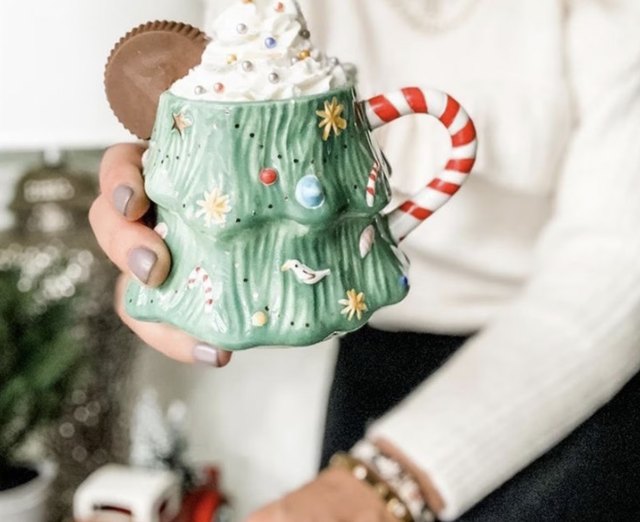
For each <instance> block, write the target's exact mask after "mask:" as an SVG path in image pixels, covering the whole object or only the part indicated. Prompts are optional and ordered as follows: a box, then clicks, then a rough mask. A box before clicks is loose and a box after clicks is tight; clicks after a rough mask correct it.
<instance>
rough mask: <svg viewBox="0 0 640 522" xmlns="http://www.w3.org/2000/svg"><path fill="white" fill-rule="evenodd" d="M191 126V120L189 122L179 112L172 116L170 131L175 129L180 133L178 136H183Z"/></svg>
mask: <svg viewBox="0 0 640 522" xmlns="http://www.w3.org/2000/svg"><path fill="white" fill-rule="evenodd" d="M191 125H193V123H191V120H189V118H187V117H186V116H185V115H184V114H182V113H181V112H179V113H178V114H174V115H173V127H172V129H176V130H177V131H178V132H179V133H180V136H184V131H185V130H187V129H188V128H189V127H191Z"/></svg>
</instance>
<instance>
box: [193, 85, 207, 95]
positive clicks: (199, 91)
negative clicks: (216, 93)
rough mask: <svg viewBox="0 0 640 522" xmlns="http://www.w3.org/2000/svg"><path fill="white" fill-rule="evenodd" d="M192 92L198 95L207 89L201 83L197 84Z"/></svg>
mask: <svg viewBox="0 0 640 522" xmlns="http://www.w3.org/2000/svg"><path fill="white" fill-rule="evenodd" d="M193 92H195V93H196V95H197V96H200V95H201V94H204V93H205V92H207V89H205V88H204V87H203V86H202V85H197V86H196V88H195V89H194V90H193Z"/></svg>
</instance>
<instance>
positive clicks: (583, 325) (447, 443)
mask: <svg viewBox="0 0 640 522" xmlns="http://www.w3.org/2000/svg"><path fill="white" fill-rule="evenodd" d="M568 5H569V9H568V13H567V21H566V24H567V30H566V34H567V36H566V55H567V59H566V62H567V77H568V81H569V82H570V84H571V86H572V89H573V90H574V94H575V99H576V114H577V121H576V123H575V130H574V133H573V136H572V141H571V144H570V148H569V150H568V151H567V155H566V160H565V162H564V166H563V169H562V172H561V173H560V176H559V181H558V188H557V192H556V198H555V206H554V215H553V217H552V219H551V220H550V222H549V223H548V226H547V227H546V228H545V231H544V233H543V234H542V236H541V238H540V240H539V243H538V245H537V249H536V253H535V256H536V257H535V271H534V274H533V275H532V276H531V277H530V279H529V281H528V283H527V284H526V285H525V287H524V288H523V289H522V292H521V293H520V295H519V296H518V298H517V299H516V300H514V302H513V303H512V304H511V305H510V306H509V307H508V308H507V309H506V310H505V311H503V312H502V313H501V314H500V315H499V317H497V318H496V319H495V320H493V321H492V323H491V324H489V325H487V327H486V328H485V329H484V330H483V331H482V332H481V333H480V334H478V335H477V336H476V337H475V338H473V339H472V340H471V341H469V342H468V343H467V344H466V345H465V346H464V347H463V348H462V349H461V350H459V352H458V353H457V354H456V355H455V356H454V357H453V358H452V359H451V360H450V361H449V362H448V363H447V364H446V365H445V366H444V367H443V368H442V369H441V370H440V371H438V372H437V373H436V374H435V375H434V376H433V377H432V378H430V379H429V380H427V381H426V382H424V383H423V384H422V385H421V387H419V388H418V390H417V391H416V392H414V393H413V394H412V395H411V396H410V397H409V398H408V399H407V400H405V401H404V402H403V403H401V404H400V405H399V406H398V407H397V408H395V409H394V410H393V411H391V412H390V413H389V414H387V415H386V416H385V417H383V418H382V419H380V420H379V421H377V422H376V423H374V424H373V425H372V426H371V428H370V431H369V433H368V435H367V436H368V437H382V438H385V439H387V440H389V441H391V442H392V443H394V444H395V445H396V446H397V447H398V448H400V449H402V450H403V452H404V453H405V454H407V455H408V456H409V457H410V458H412V459H413V461H414V462H415V463H416V464H417V465H419V466H420V467H421V468H422V469H424V470H425V471H426V472H427V473H428V474H429V476H430V477H431V478H432V480H433V482H434V484H435V486H436V487H437V489H438V490H439V491H440V493H441V494H442V496H443V498H444V500H445V503H446V508H445V512H444V513H442V514H441V518H442V519H443V520H452V519H454V518H456V517H458V516H459V515H461V514H462V513H463V512H465V511H466V510H467V509H469V508H470V507H471V506H472V505H474V504H475V503H477V502H478V501H480V500H481V499H482V498H484V497H485V496H486V495H488V494H489V493H490V492H492V491H493V490H494V489H496V488H497V487H499V486H500V485H501V484H502V483H504V482H505V481H507V480H508V479H509V478H511V477H512V476H513V475H515V474H516V473H517V472H518V471H520V470H521V469H523V468H524V467H526V466H527V465H528V464H530V463H531V462H532V461H533V460H535V459H536V458H537V457H539V456H541V455H542V454H543V453H544V452H545V451H547V450H548V449H550V448H551V447H553V446H554V445H555V444H557V443H558V442H559V441H560V440H562V439H563V438H564V437H565V436H567V435H568V434H569V433H570V432H571V431H572V430H573V429H575V428H576V427H577V426H578V425H579V424H580V423H582V422H583V421H584V420H586V419H587V418H588V417H589V416H590V415H591V414H593V413H594V412H595V411H596V410H597V409H598V408H599V407H601V406H602V405H603V404H605V403H606V402H607V401H609V400H610V399H611V398H612V397H613V396H614V395H615V394H616V393H617V392H618V391H619V390H620V389H621V387H622V386H623V385H624V384H625V383H626V382H627V381H628V380H629V379H630V378H631V377H632V376H633V375H634V374H635V373H636V372H637V371H638V369H639V368H640V320H639V318H640V32H639V31H638V30H637V28H638V27H640V9H639V8H638V2H637V0H611V1H605V0H575V2H573V3H569V4H568ZM541 153H544V151H541Z"/></svg>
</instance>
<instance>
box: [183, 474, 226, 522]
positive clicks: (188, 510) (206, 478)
mask: <svg viewBox="0 0 640 522" xmlns="http://www.w3.org/2000/svg"><path fill="white" fill-rule="evenodd" d="M226 503H227V501H226V498H225V497H224V495H223V494H222V493H221V492H220V489H219V473H218V470H217V469H216V468H213V467H206V468H204V469H203V481H202V483H201V484H200V485H199V486H197V487H196V488H195V489H193V490H191V491H188V492H187V493H186V494H185V496H184V499H183V501H182V509H181V511H180V515H178V517H177V518H176V519H175V520H174V521H173V522H216V520H217V519H218V518H217V516H218V514H219V513H220V510H221V508H222V507H223V506H225V505H226Z"/></svg>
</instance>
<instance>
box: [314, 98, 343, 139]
mask: <svg viewBox="0 0 640 522" xmlns="http://www.w3.org/2000/svg"><path fill="white" fill-rule="evenodd" d="M343 112H344V105H342V104H340V103H338V99H337V98H335V97H334V98H333V100H331V102H328V101H325V102H324V110H323V111H316V114H317V115H318V116H319V117H320V118H322V120H321V121H320V124H319V125H318V127H320V128H322V129H323V132H322V139H323V140H324V141H327V140H328V139H329V136H331V132H333V133H334V134H335V135H336V136H340V133H341V132H342V131H343V130H345V129H346V128H347V120H345V119H344V118H343V117H342V116H341V115H342V114H343Z"/></svg>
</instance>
